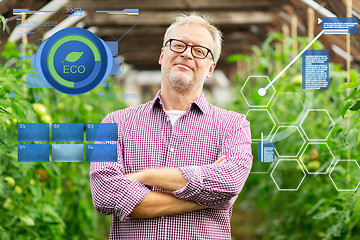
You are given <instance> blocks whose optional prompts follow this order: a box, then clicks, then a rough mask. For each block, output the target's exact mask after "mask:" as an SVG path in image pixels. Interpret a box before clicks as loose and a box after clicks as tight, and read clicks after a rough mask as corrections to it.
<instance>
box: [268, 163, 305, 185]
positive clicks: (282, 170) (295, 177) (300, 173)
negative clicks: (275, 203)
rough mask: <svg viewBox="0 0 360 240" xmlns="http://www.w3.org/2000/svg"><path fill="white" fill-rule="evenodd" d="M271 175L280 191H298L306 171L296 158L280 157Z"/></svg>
mask: <svg viewBox="0 0 360 240" xmlns="http://www.w3.org/2000/svg"><path fill="white" fill-rule="evenodd" d="M270 176H271V178H272V180H273V181H274V183H275V185H276V187H277V188H278V190H279V191H297V190H298V189H299V187H300V185H301V183H302V182H303V181H304V179H305V177H306V173H305V172H304V170H303V169H302V167H301V165H300V163H299V162H298V161H297V160H296V159H280V160H279V161H278V162H277V163H276V165H275V167H274V169H273V170H272V172H271V174H270Z"/></svg>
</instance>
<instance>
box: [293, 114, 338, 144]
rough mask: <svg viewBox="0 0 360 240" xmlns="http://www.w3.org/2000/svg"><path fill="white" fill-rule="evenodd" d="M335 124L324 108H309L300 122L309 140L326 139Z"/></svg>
mask: <svg viewBox="0 0 360 240" xmlns="http://www.w3.org/2000/svg"><path fill="white" fill-rule="evenodd" d="M334 126H335V123H334V121H333V120H332V118H331V116H330V114H329V113H328V111H327V110H326V109H309V110H308V111H307V112H306V114H305V116H304V118H303V120H302V121H301V123H300V127H301V129H302V130H303V131H304V133H305V136H306V138H307V139H308V140H309V141H326V140H327V139H328V137H329V136H330V133H331V131H332V130H333V128H334Z"/></svg>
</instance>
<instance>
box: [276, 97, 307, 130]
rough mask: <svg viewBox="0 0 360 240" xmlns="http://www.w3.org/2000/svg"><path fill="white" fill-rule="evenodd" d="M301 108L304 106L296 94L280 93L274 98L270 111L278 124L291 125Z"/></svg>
mask: <svg viewBox="0 0 360 240" xmlns="http://www.w3.org/2000/svg"><path fill="white" fill-rule="evenodd" d="M303 107H304V104H303V103H302V101H301V99H300V97H299V95H298V94H297V93H295V92H282V93H279V94H278V95H277V96H276V98H275V100H274V102H273V104H272V105H271V107H270V109H271V111H272V112H273V113H274V116H275V119H276V120H277V121H278V122H279V123H280V124H292V123H294V122H295V121H296V119H297V118H298V116H299V113H301V110H302V109H303Z"/></svg>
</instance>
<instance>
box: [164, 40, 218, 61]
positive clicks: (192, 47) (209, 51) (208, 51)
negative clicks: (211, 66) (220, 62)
mask: <svg viewBox="0 0 360 240" xmlns="http://www.w3.org/2000/svg"><path fill="white" fill-rule="evenodd" d="M173 40H175V41H179V42H181V43H183V44H185V46H186V48H185V49H184V51H182V52H178V51H174V50H173V49H172V48H171V41H173ZM169 42H170V45H169V48H170V50H171V51H173V52H176V53H183V52H185V51H186V49H187V48H188V47H191V51H190V52H191V55H192V56H193V57H194V58H198V59H205V58H206V57H207V56H208V55H209V53H210V54H211V57H212V59H213V61H215V58H214V55H213V53H212V52H211V50H210V49H209V48H207V47H204V46H201V45H190V44H187V43H186V42H183V41H181V40H179V39H175V38H171V39H169V40H167V41H166V43H165V44H164V47H165V46H166V44H168V43H169ZM194 47H202V48H205V49H206V50H207V53H206V54H205V57H203V58H201V57H196V56H195V55H194V54H193V49H194Z"/></svg>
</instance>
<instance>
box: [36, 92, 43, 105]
mask: <svg viewBox="0 0 360 240" xmlns="http://www.w3.org/2000/svg"><path fill="white" fill-rule="evenodd" d="M44 95H45V93H43V95H41V96H40V97H39V98H38V99H37V100H36V101H35V103H37V102H38V101H39V100H40V99H41V98H42V97H43V96H44Z"/></svg>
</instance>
